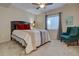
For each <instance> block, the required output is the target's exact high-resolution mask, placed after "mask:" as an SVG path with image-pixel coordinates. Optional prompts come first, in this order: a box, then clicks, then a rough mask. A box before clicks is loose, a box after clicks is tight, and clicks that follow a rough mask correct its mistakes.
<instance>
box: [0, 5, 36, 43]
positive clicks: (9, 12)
mask: <svg viewBox="0 0 79 59" xmlns="http://www.w3.org/2000/svg"><path fill="white" fill-rule="evenodd" d="M34 17H35V16H34V15H33V14H31V13H28V12H24V11H23V10H20V9H18V8H14V7H13V6H10V7H8V8H6V7H0V43H2V42H5V41H9V40H10V21H12V20H24V21H27V20H30V19H34Z"/></svg>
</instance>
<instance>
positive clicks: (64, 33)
mask: <svg viewBox="0 0 79 59" xmlns="http://www.w3.org/2000/svg"><path fill="white" fill-rule="evenodd" d="M61 35H69V33H66V32H63V33H62V34H61Z"/></svg>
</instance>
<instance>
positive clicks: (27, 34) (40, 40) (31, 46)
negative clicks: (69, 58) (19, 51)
mask: <svg viewBox="0 0 79 59" xmlns="http://www.w3.org/2000/svg"><path fill="white" fill-rule="evenodd" d="M40 32H41V34H40ZM43 32H44V33H43ZM12 34H13V35H16V36H18V37H20V38H22V39H24V41H25V42H26V43H27V45H25V44H24V42H23V40H20V39H16V38H15V39H16V40H17V41H19V42H20V43H21V44H22V45H24V46H26V48H25V50H26V53H27V54H28V53H30V52H31V51H33V50H35V49H36V47H38V46H40V45H42V44H44V43H45V42H48V41H50V37H49V34H48V32H47V31H46V30H14V31H13V33H12ZM13 35H12V37H13Z"/></svg>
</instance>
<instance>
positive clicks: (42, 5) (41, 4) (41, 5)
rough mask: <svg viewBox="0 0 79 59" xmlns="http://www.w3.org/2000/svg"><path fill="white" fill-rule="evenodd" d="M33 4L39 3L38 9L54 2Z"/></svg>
mask: <svg viewBox="0 0 79 59" xmlns="http://www.w3.org/2000/svg"><path fill="white" fill-rule="evenodd" d="M32 4H33V5H37V6H38V7H37V8H36V9H40V8H45V7H46V6H48V5H52V4H53V3H32Z"/></svg>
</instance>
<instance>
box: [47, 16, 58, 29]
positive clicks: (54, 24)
mask: <svg viewBox="0 0 79 59" xmlns="http://www.w3.org/2000/svg"><path fill="white" fill-rule="evenodd" d="M58 27H59V15H51V16H48V17H47V29H49V30H58Z"/></svg>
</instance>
